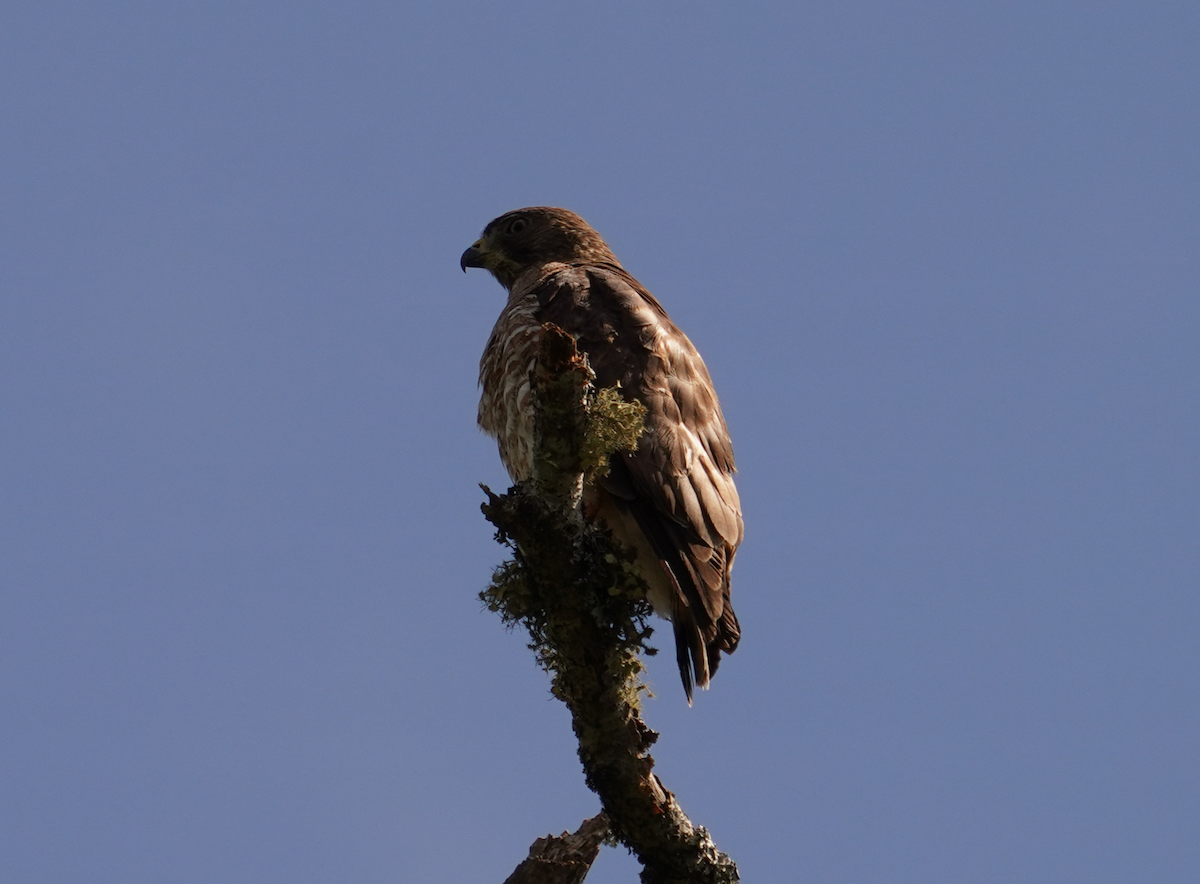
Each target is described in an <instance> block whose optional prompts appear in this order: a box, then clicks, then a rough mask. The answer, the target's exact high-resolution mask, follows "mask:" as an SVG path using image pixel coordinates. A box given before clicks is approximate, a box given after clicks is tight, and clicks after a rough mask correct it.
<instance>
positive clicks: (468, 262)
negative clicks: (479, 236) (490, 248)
mask: <svg viewBox="0 0 1200 884" xmlns="http://www.w3.org/2000/svg"><path fill="white" fill-rule="evenodd" d="M480 242H482V240H476V241H475V242H474V243H473V244H472V245H471V247H470V248H469V249H467V250H466V251H465V252H463V253H462V257H461V258H459V259H458V266H459V267H461V268H462V271H463V273H466V272H467V268H468V267H483V266H484V263H483V257H484V251H483V250H482V249H481V248H479V243H480Z"/></svg>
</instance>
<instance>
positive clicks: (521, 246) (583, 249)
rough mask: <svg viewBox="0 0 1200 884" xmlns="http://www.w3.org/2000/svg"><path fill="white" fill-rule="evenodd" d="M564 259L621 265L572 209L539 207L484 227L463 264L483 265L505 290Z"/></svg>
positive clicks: (501, 217) (524, 210) (463, 257)
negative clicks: (536, 269) (535, 270)
mask: <svg viewBox="0 0 1200 884" xmlns="http://www.w3.org/2000/svg"><path fill="white" fill-rule="evenodd" d="M554 261H561V262H563V263H567V264H577V263H585V262H586V263H608V264H616V265H617V266H620V264H619V262H618V261H617V259H616V257H615V256H614V255H613V253H612V251H611V250H610V249H609V248H608V246H607V245H606V244H605V242H604V240H603V239H601V238H600V234H598V233H597V232H596V231H594V230H592V228H591V227H590V226H588V223H587V222H586V221H584V220H583V219H582V218H580V217H579V216H578V215H576V214H575V213H574V212H571V211H568V210H567V209H555V208H551V207H548V206H535V207H533V208H528V209H516V210H515V211H512V212H506V213H505V214H503V215H501V216H500V217H499V218H497V219H496V220H494V221H492V222H491V223H490V224H488V226H487V227H485V228H484V229H483V236H481V237H480V238H479V239H477V240H476V241H475V242H474V243H472V245H471V247H470V248H469V249H467V250H466V251H465V252H463V253H462V259H461V260H460V261H459V266H460V267H462V269H463V272H466V269H467V268H468V267H482V268H483V269H484V270H487V271H488V272H489V273H491V274H492V276H494V277H496V279H497V280H499V282H500V284H501V285H502V286H504V287H505V288H506V289H511V288H512V286H513V283H514V282H516V281H517V278H518V277H520V276H521V274H523V273H525V271H527V270H529V269H531V268H533V267H540V266H542V265H544V264H549V263H551V262H554Z"/></svg>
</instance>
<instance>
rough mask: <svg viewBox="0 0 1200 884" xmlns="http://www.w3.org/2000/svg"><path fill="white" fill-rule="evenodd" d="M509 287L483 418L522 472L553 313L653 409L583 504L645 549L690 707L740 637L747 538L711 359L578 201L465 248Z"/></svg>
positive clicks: (649, 578)
mask: <svg viewBox="0 0 1200 884" xmlns="http://www.w3.org/2000/svg"><path fill="white" fill-rule="evenodd" d="M460 265H461V267H462V269H463V271H464V272H465V271H466V269H467V268H468V267H481V268H484V269H486V270H488V271H489V272H490V273H491V274H492V276H494V277H495V278H496V279H497V280H498V281H499V283H500V284H501V285H502V286H504V288H506V289H507V290H508V303H507V304H505V306H504V309H503V310H502V311H501V313H500V318H499V319H497V320H496V325H495V327H494V328H493V329H492V334H491V337H489V338H488V342H487V347H486V348H485V349H484V351H483V358H482V359H481V360H480V364H479V384H480V386H481V387H482V389H483V394H482V397H481V398H480V401H479V426H480V427H481V428H482V429H483V430H484V431H485V432H486V433H488V434H489V435H491V436H494V437H495V438H496V441H497V443H498V444H499V447H500V459H501V460H502V461H503V462H504V466H505V468H506V469H507V470H508V473H509V475H510V476H512V478H513V480H514V481H517V482H520V481H523V480H525V479H529V478H531V477H532V475H533V407H532V402H531V398H530V373H531V372H532V370H533V368H534V365H535V363H536V360H537V354H538V349H539V345H540V338H541V334H542V323H547V322H549V323H553V324H554V325H557V326H559V327H560V328H562V329H564V330H565V331H567V332H568V333H569V334H571V335H572V336H573V337H574V338H575V340H576V343H577V345H578V347H579V350H580V351H582V352H583V353H586V354H587V358H588V362H589V364H590V365H591V367H592V370H593V371H594V372H595V373H596V385H597V386H598V387H599V388H601V389H603V388H605V387H611V386H614V385H620V392H621V395H622V396H623V397H624V398H625V399H626V400H637V401H639V402H641V403H642V404H643V405H645V406H646V418H645V422H646V429H645V432H644V433H643V434H642V437H641V439H640V441H639V443H638V447H637V449H636V450H635V451H632V452H622V453H618V454H614V455H613V456H612V458H611V464H610V470H609V473H608V475H607V476H604V477H602V478H598V479H596V480H595V482H594V483H592V484H591V485H589V487H588V488H586V489H585V490H584V502H583V503H584V513H585V515H586V516H587V518H588V519H589V520H591V521H592V522H593V523H599V524H600V525H602V526H604V527H607V528H608V529H609V530H611V531H612V533H613V536H614V537H615V538H616V539H617V540H618V541H619V542H620V543H621V544H622V545H624V546H626V547H628V548H630V549H632V550H633V551H634V552H635V553H636V555H637V558H636V559H635V568H636V569H637V572H638V574H639V575H640V576H641V577H642V579H643V580H644V581H645V582H646V585H647V587H648V592H647V599H648V601H649V602H650V604H651V605H652V606H653V608H654V611H655V613H657V614H658V615H659V616H661V617H663V618H665V619H666V620H669V621H670V622H671V624H672V627H673V628H674V633H675V658H676V661H677V663H678V664H679V674H680V677H681V678H682V679H683V689H684V692H685V693H686V694H687V700H688V705H691V702H692V689H693V685H696V686H699V687H702V688H706V687H708V683H709V679H710V678H711V677H712V675H713V673H714V672H716V671H717V665H718V664H719V663H720V655H721V652H722V651H724V652H725V653H727V654H730V653H733V651H734V649H735V648H737V644H738V639H739V638H740V635H741V630H740V627H739V626H738V619H737V615H735V614H734V613H733V606H732V605H731V604H730V601H729V572H730V569H731V568H732V567H733V556H734V553H735V552H736V551H737V548H738V544H740V543H741V542H742V511H741V504H740V503H739V501H738V493H737V488H736V487H734V484H733V473H734V465H733V447H732V443H731V442H730V439H729V431H728V429H727V428H726V426H725V418H724V417H723V416H722V415H721V406H720V405H719V404H718V402H717V394H716V391H715V390H714V389H713V384H712V379H711V378H710V377H709V375H708V369H706V368H705V367H704V361H703V360H702V359H701V358H700V354H699V353H697V352H696V348H695V347H694V346H692V342H691V341H689V340H688V339H687V337H686V336H685V335H684V333H683V332H681V331H680V330H679V329H678V328H676V327H675V325H674V324H673V323H672V322H671V320H670V319H669V318H668V317H667V312H666V311H665V310H664V309H663V308H662V306H661V305H660V304H659V303H658V301H657V300H655V298H654V296H653V295H651V294H650V293H649V292H648V291H646V289H645V288H644V287H643V286H642V285H641V283H639V282H638V281H637V280H636V279H634V278H633V277H632V276H631V275H630V274H629V273H628V271H626V270H625V268H624V267H622V266H621V263H620V262H619V261H618V260H617V259H616V256H615V255H613V253H612V251H611V250H610V249H609V248H608V246H607V245H606V244H605V242H604V240H603V239H601V238H600V234H598V233H597V232H596V231H595V230H593V229H592V228H591V227H590V226H588V224H587V222H585V221H584V220H583V219H582V218H580V217H579V216H578V215H576V214H575V213H574V212H570V211H567V210H566V209H556V208H549V207H534V208H527V209H517V210H516V211H513V212H508V213H507V214H504V215H501V216H500V217H499V218H496V219H495V220H494V221H492V222H491V223H490V224H488V225H487V227H486V228H484V231H483V236H482V237H480V238H479V239H478V240H477V241H476V242H475V243H474V244H473V245H472V246H471V247H470V248H468V249H467V250H466V251H465V252H463V254H462V259H461V261H460Z"/></svg>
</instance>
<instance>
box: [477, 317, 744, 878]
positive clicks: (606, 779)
mask: <svg viewBox="0 0 1200 884" xmlns="http://www.w3.org/2000/svg"><path fill="white" fill-rule="evenodd" d="M594 380H595V376H594V375H593V373H592V371H591V370H590V368H588V365H587V360H586V358H585V357H584V356H583V355H582V354H580V353H579V352H578V350H577V349H576V346H575V341H574V339H573V338H572V337H571V336H570V335H569V334H567V333H566V332H564V331H562V330H561V329H559V328H558V327H557V326H553V325H549V324H547V325H546V326H543V335H542V349H541V353H540V357H539V362H538V366H537V368H536V370H535V373H534V378H533V394H534V395H533V400H534V408H535V413H536V421H535V433H534V435H535V445H534V450H535V454H534V477H533V479H532V480H531V481H529V482H523V483H519V484H517V485H516V486H514V487H513V488H511V489H509V491H508V493H506V494H503V495H497V494H493V493H492V492H491V491H490V490H488V489H487V488H484V492H485V493H486V494H487V498H488V499H487V502H486V503H484V504H483V507H482V509H483V513H484V515H485V516H486V517H487V519H488V521H490V522H491V523H492V524H493V525H495V526H496V529H497V535H496V536H497V539H498V540H499V541H500V542H501V543H505V544H507V545H509V546H511V547H512V549H513V558H512V560H511V561H508V562H505V563H504V564H503V565H501V566H500V567H499V568H497V569H496V572H495V574H494V575H493V579H492V583H491V585H490V586H489V587H488V588H487V589H485V590H484V591H483V593H482V594H481V597H482V599H483V601H484V603H485V604H486V605H487V606H488V607H489V608H490V609H491V610H493V611H496V612H497V613H499V614H500V616H501V618H502V619H503V620H504V622H505V623H507V624H510V625H515V624H517V623H520V624H522V625H523V626H524V627H525V628H526V629H527V630H528V632H529V637H530V648H531V649H532V650H533V651H534V653H535V654H536V656H537V660H538V663H539V664H540V665H541V666H543V667H544V668H545V669H546V671H547V672H548V673H550V676H551V691H552V692H553V694H554V696H555V697H557V698H558V699H560V700H562V701H563V702H564V703H565V704H566V705H567V708H568V709H569V710H570V712H571V722H572V727H573V729H574V731H575V735H576V737H577V738H578V740H579V758H580V761H581V762H582V763H583V770H584V776H585V779H586V781H587V784H588V787H589V788H591V789H592V791H594V792H595V793H596V794H597V795H598V796H599V797H600V801H601V803H602V804H603V806H604V812H605V815H606V816H607V819H608V824H609V827H610V830H611V833H612V835H613V836H614V837H615V838H616V839H618V840H619V841H621V842H622V843H624V844H625V845H626V846H627V847H629V849H630V850H632V851H633V852H634V854H636V855H637V857H638V859H639V860H640V861H641V863H642V866H643V870H642V875H641V878H642V881H643V882H645V884H683V882H689V884H692V882H704V884H730V882H735V881H737V880H738V876H737V867H736V866H735V865H734V863H733V861H732V860H731V859H729V857H728V856H726V855H725V854H723V853H721V852H720V851H718V850H717V849H716V846H715V845H714V844H713V842H712V839H711V838H710V837H709V835H708V833H707V832H706V831H705V830H704V829H703V828H700V827H697V826H694V825H693V824H692V822H691V821H690V820H689V819H688V818H687V816H686V815H685V814H684V813H683V811H682V809H680V807H679V805H678V803H677V802H676V801H675V798H674V796H673V795H672V794H671V793H670V792H669V791H667V790H666V788H665V787H664V786H663V785H662V782H661V781H660V780H659V779H658V777H657V776H656V775H655V774H654V773H653V772H652V768H653V767H654V759H653V758H652V757H651V755H650V752H649V749H650V746H651V745H653V743H654V741H655V740H656V739H657V738H658V734H656V733H655V732H654V731H652V730H651V729H650V728H649V727H647V726H646V724H645V723H644V722H643V721H642V719H641V716H640V706H639V701H640V697H641V694H642V692H643V691H645V685H644V683H643V682H642V678H641V676H642V672H643V667H642V661H641V654H642V652H643V651H645V652H646V653H648V654H651V653H653V649H651V648H650V647H648V646H647V644H646V640H647V639H648V638H649V637H650V634H651V632H652V630H651V628H650V627H649V626H647V624H646V618H647V617H648V615H649V614H650V608H649V605H648V604H647V603H646V602H645V601H644V596H645V591H646V587H645V584H644V583H643V582H642V580H641V578H640V577H638V576H637V574H636V573H635V571H634V568H633V554H632V553H630V552H628V551H626V550H623V549H620V548H618V547H617V546H616V545H615V544H614V542H613V540H612V538H611V537H610V536H607V535H606V534H603V533H601V532H599V531H597V530H596V529H594V528H593V527H591V526H590V525H588V524H587V522H586V521H585V520H584V518H583V510H582V499H583V489H584V487H585V483H586V482H588V481H590V480H591V479H592V478H594V477H595V476H599V475H603V473H604V471H605V470H607V465H608V461H609V457H610V455H611V454H613V453H614V452H618V451H621V450H630V449H632V448H634V447H635V446H636V445H637V440H638V437H639V436H640V435H641V432H642V429H643V419H644V416H645V407H644V406H642V405H641V404H640V403H637V402H626V401H625V400H624V399H622V398H621V395H620V392H619V391H618V390H616V389H609V390H601V391H599V392H597V391H596V390H595V388H594V386H593V382H594ZM584 873H585V874H586V870H585V872H584ZM563 880H566V879H563ZM577 880H582V879H581V878H580V879H577Z"/></svg>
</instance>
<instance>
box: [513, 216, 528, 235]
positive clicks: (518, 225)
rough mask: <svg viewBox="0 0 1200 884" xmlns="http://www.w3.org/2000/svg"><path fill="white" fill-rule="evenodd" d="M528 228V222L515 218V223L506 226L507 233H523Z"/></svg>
mask: <svg viewBox="0 0 1200 884" xmlns="http://www.w3.org/2000/svg"><path fill="white" fill-rule="evenodd" d="M528 226H529V222H528V221H526V220H525V219H524V218H517V219H516V220H515V221H513V222H512V223H511V224H509V225H508V232H509V233H524V232H525V228H526V227H528Z"/></svg>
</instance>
